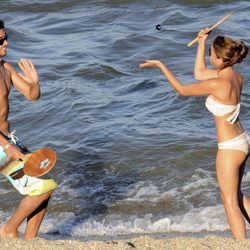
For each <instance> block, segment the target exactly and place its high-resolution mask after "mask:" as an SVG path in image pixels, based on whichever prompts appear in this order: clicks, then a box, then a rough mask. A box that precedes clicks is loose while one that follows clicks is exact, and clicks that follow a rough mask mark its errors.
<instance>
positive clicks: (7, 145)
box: [3, 143, 11, 153]
mask: <svg viewBox="0 0 250 250" xmlns="http://www.w3.org/2000/svg"><path fill="white" fill-rule="evenodd" d="M10 146H11V143H7V144H6V145H5V146H4V147H3V152H5V153H6V150H7V149H8V148H9V147H10Z"/></svg>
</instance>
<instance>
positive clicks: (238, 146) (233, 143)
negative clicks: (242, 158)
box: [218, 132, 250, 155]
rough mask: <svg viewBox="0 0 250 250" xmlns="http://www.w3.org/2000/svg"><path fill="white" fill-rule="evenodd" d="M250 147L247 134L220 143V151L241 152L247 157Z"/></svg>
mask: <svg viewBox="0 0 250 250" xmlns="http://www.w3.org/2000/svg"><path fill="white" fill-rule="evenodd" d="M249 146H250V137H249V135H248V134H247V133H246V132H244V133H243V134H240V135H239V136H236V137H234V138H233V139H230V140H228V141H223V142H220V143H218V148H219V149H234V150H240V151H243V152H244V153H245V154H246V155H247V154H248V152H249Z"/></svg>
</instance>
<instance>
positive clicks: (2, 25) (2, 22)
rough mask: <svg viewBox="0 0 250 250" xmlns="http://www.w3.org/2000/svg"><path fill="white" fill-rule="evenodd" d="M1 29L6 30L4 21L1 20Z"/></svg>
mask: <svg viewBox="0 0 250 250" xmlns="http://www.w3.org/2000/svg"><path fill="white" fill-rule="evenodd" d="M0 29H4V21H2V20H0Z"/></svg>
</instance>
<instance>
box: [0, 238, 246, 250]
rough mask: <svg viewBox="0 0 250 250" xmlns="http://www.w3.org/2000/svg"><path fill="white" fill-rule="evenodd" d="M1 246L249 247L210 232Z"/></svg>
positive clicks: (70, 249)
mask: <svg viewBox="0 0 250 250" xmlns="http://www.w3.org/2000/svg"><path fill="white" fill-rule="evenodd" d="M0 244H1V245H0V249H1V250H11V249H15V250H18V249H20V250H21V249H22V250H28V249H29V250H36V249H39V250H40V249H41V250H45V249H46V250H58V249H59V250H63V249H67V250H78V249H83V250H125V249H126V250H127V249H130V250H132V249H140V250H206V249H209V250H211V249H213V250H215V249H218V250H219V249H223V250H234V249H239V250H246V249H250V240H244V241H235V240H233V239H232V238H227V237H221V236H216V235H209V236H205V237H202V238H195V237H176V238H161V239H155V238H152V237H151V236H140V237H137V238H131V239H126V240H124V239H123V240H102V241H95V240H90V241H77V240H45V239H42V238H36V239H34V240H30V241H24V240H20V239H17V240H16V239H1V240H0Z"/></svg>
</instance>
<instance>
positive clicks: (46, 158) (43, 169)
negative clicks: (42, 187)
mask: <svg viewBox="0 0 250 250" xmlns="http://www.w3.org/2000/svg"><path fill="white" fill-rule="evenodd" d="M56 159H57V157H56V152H55V151H54V150H52V149H50V148H42V149H39V150H36V151H34V152H32V153H30V154H28V155H27V156H26V159H25V160H24V168H23V171H24V173H25V174H27V175H29V176H33V177H38V176H42V175H44V174H46V173H48V172H49V171H50V170H51V169H52V168H53V166H54V165H55V163H56Z"/></svg>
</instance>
